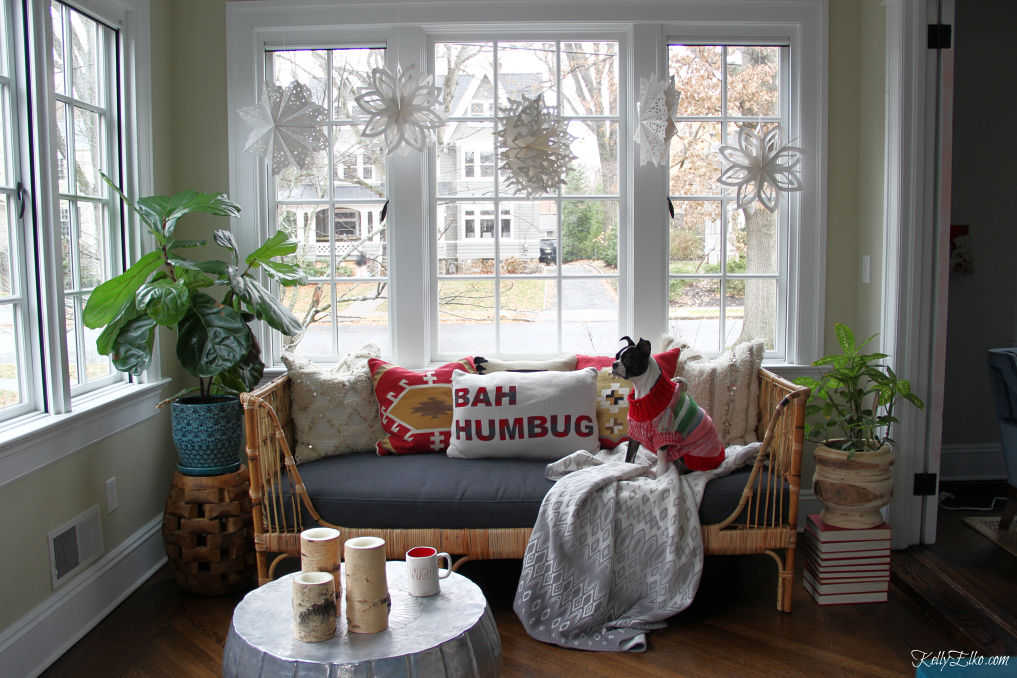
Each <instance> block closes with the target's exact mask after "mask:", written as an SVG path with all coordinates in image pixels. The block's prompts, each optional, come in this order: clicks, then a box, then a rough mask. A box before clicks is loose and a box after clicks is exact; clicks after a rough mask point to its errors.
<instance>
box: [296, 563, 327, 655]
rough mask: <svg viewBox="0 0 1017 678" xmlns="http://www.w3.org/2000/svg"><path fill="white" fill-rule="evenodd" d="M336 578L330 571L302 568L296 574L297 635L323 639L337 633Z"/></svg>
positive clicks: (311, 640)
mask: <svg viewBox="0 0 1017 678" xmlns="http://www.w3.org/2000/svg"><path fill="white" fill-rule="evenodd" d="M335 620H336V602H335V580H334V579H333V578H332V575H331V574H329V573H328V572H300V573H298V574H297V575H295V576H294V577H293V636H294V637H295V638H296V639H297V640H301V641H303V642H305V643H320V642H322V641H324V640H328V639H330V638H332V637H334V636H335Z"/></svg>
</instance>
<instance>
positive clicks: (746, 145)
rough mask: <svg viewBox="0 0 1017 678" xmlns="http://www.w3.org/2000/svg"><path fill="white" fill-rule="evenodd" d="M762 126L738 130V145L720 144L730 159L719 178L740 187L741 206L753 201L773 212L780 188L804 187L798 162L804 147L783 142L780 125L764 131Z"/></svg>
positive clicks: (721, 149)
mask: <svg viewBox="0 0 1017 678" xmlns="http://www.w3.org/2000/svg"><path fill="white" fill-rule="evenodd" d="M761 127H762V126H759V127H757V128H756V129H753V128H751V127H747V126H746V127H742V128H740V129H739V130H738V145H737V146H721V147H720V155H721V157H722V158H724V160H726V161H727V162H728V163H730V164H729V165H728V166H727V167H726V168H724V171H723V172H721V175H720V178H719V179H717V181H718V182H719V183H721V184H723V185H724V186H732V187H735V186H737V187H738V193H737V196H736V199H737V203H738V208H739V209H746V208H747V207H749V206H751V205H752V203H753V202H755V201H756V200H759V202H760V204H762V205H763V207H765V208H766V209H768V210H770V211H771V212H776V211H777V204H778V202H779V201H780V192H781V191H783V192H791V191H800V190H802V188H803V184H802V179H801V176H800V170H799V165H800V164H801V162H802V155H803V154H804V153H805V151H804V149H802V148H799V147H798V146H792V145H791V144H790V143H786V144H781V142H780V140H781V131H782V130H781V127H780V125H774V126H773V127H771V128H770V129H769V130H767V131H766V133H765V134H762V133H761V131H762V130H761Z"/></svg>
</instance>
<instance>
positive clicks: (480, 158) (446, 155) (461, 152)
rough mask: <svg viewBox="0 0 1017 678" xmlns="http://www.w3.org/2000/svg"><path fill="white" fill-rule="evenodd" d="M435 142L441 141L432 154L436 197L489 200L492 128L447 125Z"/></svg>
mask: <svg viewBox="0 0 1017 678" xmlns="http://www.w3.org/2000/svg"><path fill="white" fill-rule="evenodd" d="M439 139H441V140H443V141H442V143H440V144H439V145H438V147H437V149H436V151H435V155H436V157H435V162H436V163H437V167H438V194H439V195H448V196H467V195H468V196H483V197H493V196H494V179H493V174H494V171H493V170H494V162H495V156H494V143H495V139H494V125H493V124H491V123H489V122H472V121H469V122H467V121H460V122H449V123H446V124H445V125H443V126H442V127H441V128H440V129H439ZM485 170H487V171H485Z"/></svg>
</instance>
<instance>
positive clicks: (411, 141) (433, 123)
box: [354, 64, 445, 153]
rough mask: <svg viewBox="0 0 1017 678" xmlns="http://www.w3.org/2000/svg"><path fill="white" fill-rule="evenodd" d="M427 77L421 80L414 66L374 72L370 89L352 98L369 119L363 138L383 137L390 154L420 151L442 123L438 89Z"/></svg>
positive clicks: (439, 90) (442, 116) (381, 69)
mask: <svg viewBox="0 0 1017 678" xmlns="http://www.w3.org/2000/svg"><path fill="white" fill-rule="evenodd" d="M432 83H433V80H432V78H431V76H430V75H428V76H426V77H422V76H421V75H420V74H419V73H418V72H417V66H416V64H413V65H411V66H410V67H409V68H407V69H406V70H403V68H402V67H401V66H399V65H397V66H396V71H395V73H393V72H392V71H390V70H388V69H385V68H375V69H374V70H372V71H371V86H370V87H366V88H364V89H362V90H360V94H358V95H357V96H356V97H355V99H354V100H355V101H356V102H357V106H359V107H360V109H361V110H362V111H363V112H364V113H365V114H366V115H367V116H369V117H368V119H367V124H365V125H364V129H363V131H362V132H361V136H363V137H365V138H370V137H377V136H383V137H384V139H385V145H386V147H387V149H388V152H389V153H393V152H394V151H396V150H398V149H400V148H402V147H403V144H405V145H406V146H408V147H410V148H415V149H416V150H418V151H423V150H424V147H425V146H426V145H427V142H428V141H429V140H430V139H431V138H433V137H434V134H435V130H437V129H438V128H439V127H441V125H442V123H444V122H445V116H444V115H443V114H442V112H441V109H440V104H441V87H437V86H435V85H434V84H432Z"/></svg>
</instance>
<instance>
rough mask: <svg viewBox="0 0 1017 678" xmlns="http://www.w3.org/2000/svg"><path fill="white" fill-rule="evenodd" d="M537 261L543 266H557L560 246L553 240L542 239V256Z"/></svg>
mask: <svg viewBox="0 0 1017 678" xmlns="http://www.w3.org/2000/svg"><path fill="white" fill-rule="evenodd" d="M537 260H538V261H539V262H540V263H542V264H555V263H557V262H558V244H557V243H556V242H555V241H554V240H553V239H551V238H541V240H540V256H539V257H537Z"/></svg>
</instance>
